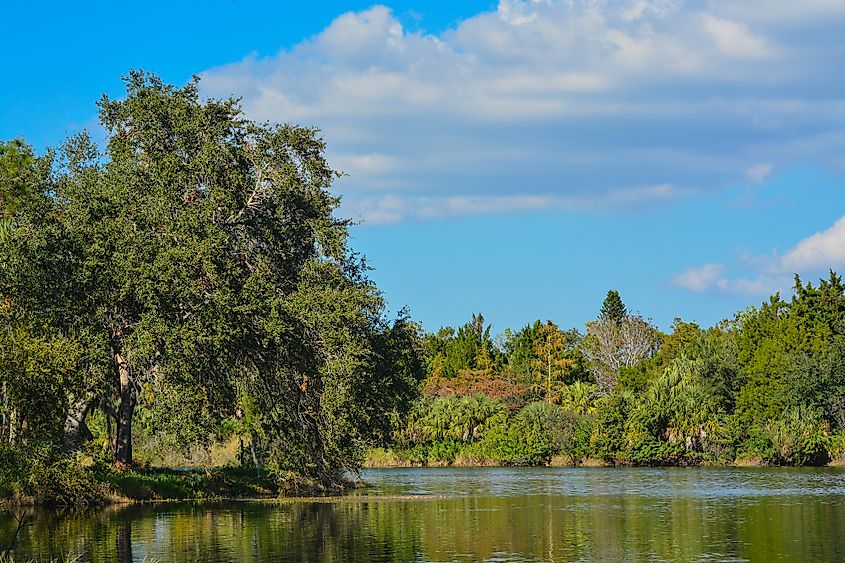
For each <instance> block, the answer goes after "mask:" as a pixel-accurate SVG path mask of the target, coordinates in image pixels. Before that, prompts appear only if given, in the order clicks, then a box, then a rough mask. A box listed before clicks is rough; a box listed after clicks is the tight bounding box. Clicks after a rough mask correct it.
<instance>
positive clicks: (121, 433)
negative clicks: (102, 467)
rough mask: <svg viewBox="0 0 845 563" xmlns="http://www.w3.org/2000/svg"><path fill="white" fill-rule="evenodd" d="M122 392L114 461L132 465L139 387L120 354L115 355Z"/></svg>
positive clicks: (118, 409)
mask: <svg viewBox="0 0 845 563" xmlns="http://www.w3.org/2000/svg"><path fill="white" fill-rule="evenodd" d="M114 360H115V364H116V366H117V375H118V382H119V385H120V387H119V391H120V405H119V406H118V407H117V421H116V424H117V436H116V438H115V448H114V459H115V461H116V462H118V463H121V464H125V465H131V464H132V415H133V414H135V405H136V404H137V403H138V385H137V382H136V381H135V378H133V377H132V374H131V373H130V371H129V365H128V364H127V363H126V358H124V357H123V355H122V354H121V353H120V352H115V354H114Z"/></svg>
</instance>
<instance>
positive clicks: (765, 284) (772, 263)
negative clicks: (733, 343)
mask: <svg viewBox="0 0 845 563" xmlns="http://www.w3.org/2000/svg"><path fill="white" fill-rule="evenodd" d="M746 262H748V263H749V265H750V266H752V268H753V269H754V270H755V271H754V273H753V275H752V276H741V275H731V274H730V271H729V270H730V269H729V268H728V266H726V265H725V264H718V263H711V264H704V265H703V266H693V267H690V268H687V269H686V270H684V271H683V272H679V273H677V274H675V275H674V276H672V280H671V281H672V285H675V286H677V287H682V288H684V289H688V290H690V291H694V292H697V293H703V292H707V291H721V292H730V293H743V294H749V295H757V296H760V295H767V294H770V293H774V292H775V291H784V290H786V289H787V288H789V287H790V286H791V284H792V279H793V275H794V274H796V273H797V274H807V273H817V272H820V271H823V270H827V269H833V270H836V269H841V268H843V267H845V215H843V216H842V217H841V218H839V219H838V220H837V221H836V222H835V223H834V224H833V225H832V226H831V227H830V228H828V229H825V230H824V231H820V232H818V233H815V234H814V235H811V236H809V237H807V238H805V239H802V240H800V241H799V242H798V243H797V244H796V245H795V246H793V247H792V248H791V249H790V250H788V251H787V252H785V253H783V254H774V255H772V256H768V257H757V258H753V259H746Z"/></svg>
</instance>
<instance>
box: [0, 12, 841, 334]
mask: <svg viewBox="0 0 845 563" xmlns="http://www.w3.org/2000/svg"><path fill="white" fill-rule="evenodd" d="M5 13H6V17H7V21H12V22H18V23H17V24H15V25H12V26H9V27H7V29H6V30H5V31H4V33H5V36H6V38H7V45H14V48H13V49H7V51H6V52H7V55H6V56H4V57H3V58H2V59H0V138H11V137H17V136H23V137H24V138H26V139H28V140H29V141H30V142H32V143H33V144H34V145H35V146H36V147H38V148H43V147H45V146H47V145H55V144H58V143H59V142H60V141H61V140H62V139H63V138H64V137H65V135H66V134H67V133H71V132H75V131H78V130H79V129H81V128H90V129H93V130H94V131H95V134H96V131H97V127H96V112H95V106H94V102H95V101H96V100H97V99H98V97H99V96H100V95H101V94H102V93H104V92H105V93H109V94H110V95H113V96H119V95H120V93H121V91H122V85H121V82H120V78H119V77H120V76H121V75H122V74H125V73H126V71H127V70H128V69H130V68H144V69H146V70H150V71H153V72H157V73H159V74H160V75H161V76H162V77H163V78H164V79H165V80H168V81H171V82H174V83H183V82H185V81H186V80H187V79H189V78H190V76H191V75H192V74H200V75H201V76H202V77H203V82H202V88H203V92H204V93H205V94H206V95H209V96H229V95H237V96H240V97H242V98H243V102H242V103H243V108H244V111H245V112H246V114H247V115H248V116H250V117H252V118H255V119H258V120H264V119H269V120H272V121H288V122H295V123H301V124H304V125H315V126H319V127H320V128H321V129H322V130H323V133H324V136H325V139H326V141H327V143H328V156H329V158H330V161H331V162H332V164H333V165H334V166H335V167H336V168H338V169H340V170H343V171H344V172H345V173H346V175H345V176H344V177H343V178H341V179H340V180H339V181H338V182H337V184H336V186H335V189H336V190H337V192H338V193H340V194H341V195H342V196H343V205H342V208H341V213H343V214H345V215H347V216H351V217H354V218H356V219H357V220H358V221H360V223H361V224H360V226H357V227H355V228H354V229H353V247H354V248H355V249H356V250H357V251H360V252H362V253H364V254H366V255H367V257H368V261H369V263H370V265H371V266H372V267H373V268H374V271H373V272H372V276H373V278H374V279H375V280H376V282H377V283H378V284H379V286H380V287H381V288H382V289H383V290H384V292H385V295H386V297H387V300H388V303H389V306H390V309H391V310H392V311H396V310H398V309H399V308H400V307H402V306H403V305H408V306H410V308H411V311H412V315H413V317H414V318H416V319H418V320H420V321H422V322H423V323H424V325H425V326H426V328H428V329H436V328H437V327H438V326H440V325H445V324H451V325H457V324H461V323H463V322H464V321H465V320H467V319H468V318H469V316H470V315H471V314H472V313H473V312H483V313H484V315H485V317H486V318H487V319H488V321H489V322H492V323H493V325H494V331H496V332H499V331H501V330H503V329H504V328H505V327H512V328H518V327H520V326H522V325H524V324H526V323H528V322H530V321H532V320H533V319H536V318H542V319H546V318H549V319H552V320H555V321H556V322H558V324H560V325H562V326H565V327H573V326H574V327H579V328H580V327H583V323H584V322H586V321H588V320H590V319H592V318H594V317H595V316H596V314H597V312H598V309H599V307H600V304H601V300H602V298H603V296H604V294H605V293H606V291H607V290H608V289H610V288H615V289H617V290H618V291H620V293H621V294H622V297H623V299H624V300H625V302H626V303H627V304H628V306H629V308H630V309H631V310H634V311H637V312H639V313H641V314H643V315H644V316H646V317H651V318H652V319H653V320H654V322H655V323H656V324H658V325H659V326H661V327H663V328H666V327H668V326H669V325H670V324H671V322H672V319H673V318H674V317H675V316H681V317H682V318H684V319H685V320H694V321H697V322H699V323H701V324H703V325H710V324H713V323H716V322H718V321H719V320H720V319H722V318H725V317H730V316H732V314H733V313H734V312H735V311H737V310H740V309H744V308H745V307H746V306H748V305H751V304H757V303H759V302H761V301H762V300H764V299H765V298H766V296H767V295H769V294H770V293H772V292H773V291H777V290H785V291H788V290H789V287H790V285H791V280H792V274H793V272H798V273H800V274H801V275H802V276H803V277H804V278H806V279H813V278H815V277H818V276H820V275H824V274H825V273H826V271H827V269H828V268H833V269H836V270H838V271H845V80H843V79H842V73H841V70H840V68H841V66H842V64H843V61H845V37H843V34H842V33H841V30H842V29H845V3H843V2H841V0H807V1H805V2H801V3H784V2H780V1H774V0H748V1H746V2H741V3H737V2H733V1H728V0H698V1H691V2H682V1H678V0H527V1H522V0H502V1H500V2H498V3H495V2H473V1H466V2H425V3H423V2H418V1H417V2H415V1H408V0H405V1H402V2H386V3H384V4H371V3H358V2H343V3H341V2H321V3H319V4H317V5H316V6H306V4H304V3H283V2H235V1H231V0H229V1H224V0H210V1H207V2H202V3H196V4H194V5H191V4H190V3H185V2H179V3H177V2H147V3H144V4H143V5H141V4H136V5H132V6H130V5H127V6H126V7H117V6H115V5H111V4H107V3H98V2H88V3H84V4H80V5H77V6H71V5H69V3H49V2H48V3H40V4H35V3H29V4H25V3H23V4H22V3H16V4H14V5H13V6H12V7H11V8H6V12H5Z"/></svg>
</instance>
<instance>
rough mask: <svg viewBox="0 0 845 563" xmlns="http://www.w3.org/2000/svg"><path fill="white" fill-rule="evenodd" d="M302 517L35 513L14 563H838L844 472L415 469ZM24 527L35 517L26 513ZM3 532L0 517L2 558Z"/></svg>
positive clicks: (279, 509) (201, 509)
mask: <svg viewBox="0 0 845 563" xmlns="http://www.w3.org/2000/svg"><path fill="white" fill-rule="evenodd" d="M363 477H364V479H365V480H366V481H367V482H368V483H369V487H368V488H367V489H364V490H358V491H355V492H354V493H351V494H349V495H346V496H343V497H339V498H332V499H325V500H317V501H314V500H308V501H287V500H286V501H280V502H277V501H246V502H225V503H170V504H148V505H129V506H110V507H105V508H98V509H95V510H82V511H80V510H64V511H56V510H38V511H36V512H35V514H34V523H33V525H32V526H29V527H27V528H24V529H23V530H22V531H21V535H20V537H19V540H18V543H17V549H16V553H15V554H16V557H17V558H18V559H19V560H20V559H24V558H30V557H32V558H37V559H46V558H50V557H69V556H76V557H78V559H77V560H78V561H120V562H125V561H144V560H147V561H149V560H151V559H153V560H155V559H157V560H160V561H250V560H268V561H303V562H305V561H308V562H311V561H480V560H483V561H601V560H603V561H622V560H630V561H641V560H649V561H663V560H675V561H778V560H781V561H799V560H803V561H843V560H845V470H840V469H834V468H819V469H795V468H748V469H745V468H689V469H681V468H665V469H663V468H660V469H652V468H649V469H634V468H621V469H613V468H478V469H464V468H419V469H404V468H403V469H373V470H368V471H365V472H364V474H363ZM30 512H31V509H30ZM13 530H14V520H12V519H11V516H10V515H9V514H8V513H4V514H3V515H2V516H1V517H0V542H3V543H2V545H3V546H4V545H5V543H6V542H8V540H9V538H10V537H11V534H12V532H13Z"/></svg>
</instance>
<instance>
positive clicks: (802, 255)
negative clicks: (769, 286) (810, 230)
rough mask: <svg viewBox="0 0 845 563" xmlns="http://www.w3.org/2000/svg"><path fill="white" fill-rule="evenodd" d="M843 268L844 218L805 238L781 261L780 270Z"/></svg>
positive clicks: (798, 270)
mask: <svg viewBox="0 0 845 563" xmlns="http://www.w3.org/2000/svg"><path fill="white" fill-rule="evenodd" d="M842 266H845V216H843V217H842V218H840V219H839V220H838V221H836V223H834V224H833V226H832V227H830V228H829V229H827V230H825V231H822V232H819V233H816V234H814V235H813V236H810V237H807V238H805V239H804V240H802V241H801V242H799V243H798V244H796V245H795V247H793V248H792V249H791V250H790V251H789V252H787V253H786V254H785V255H784V256H783V258H782V259H781V264H780V267H781V270H784V271H787V272H800V271H802V270H806V269H810V268H819V267H821V268H838V267H842Z"/></svg>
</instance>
